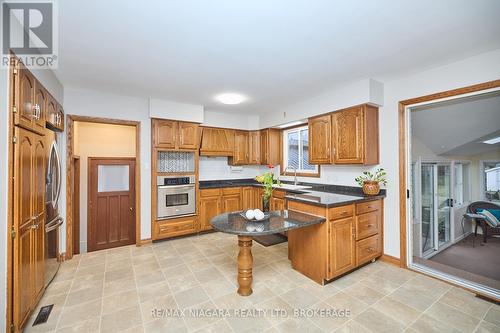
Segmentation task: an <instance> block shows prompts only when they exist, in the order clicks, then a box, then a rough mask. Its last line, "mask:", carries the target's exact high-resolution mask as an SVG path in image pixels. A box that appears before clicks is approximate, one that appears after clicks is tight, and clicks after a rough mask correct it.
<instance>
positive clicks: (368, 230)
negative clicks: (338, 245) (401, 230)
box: [356, 211, 380, 240]
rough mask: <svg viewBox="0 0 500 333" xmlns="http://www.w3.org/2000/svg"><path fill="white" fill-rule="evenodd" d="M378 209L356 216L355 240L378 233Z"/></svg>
mask: <svg viewBox="0 0 500 333" xmlns="http://www.w3.org/2000/svg"><path fill="white" fill-rule="evenodd" d="M379 229H380V211H373V212H369V213H366V214H361V215H358V216H356V240H360V239H363V238H366V237H368V236H371V235H375V234H378V233H379Z"/></svg>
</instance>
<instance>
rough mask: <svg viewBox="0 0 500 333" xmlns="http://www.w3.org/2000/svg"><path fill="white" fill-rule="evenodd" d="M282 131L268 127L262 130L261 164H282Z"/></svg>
mask: <svg viewBox="0 0 500 333" xmlns="http://www.w3.org/2000/svg"><path fill="white" fill-rule="evenodd" d="M280 160H281V131H280V130H278V129H274V128H268V129H264V130H261V131H260V164H273V165H277V164H280Z"/></svg>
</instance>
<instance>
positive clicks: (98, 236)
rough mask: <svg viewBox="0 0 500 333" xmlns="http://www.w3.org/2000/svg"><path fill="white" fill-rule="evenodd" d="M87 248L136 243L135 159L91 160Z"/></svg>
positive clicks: (94, 248) (89, 168)
mask: <svg viewBox="0 0 500 333" xmlns="http://www.w3.org/2000/svg"><path fill="white" fill-rule="evenodd" d="M88 184H89V188H88V198H89V206H88V223H87V229H88V230H87V234H88V241H87V242H88V244H87V247H88V251H89V252H90V251H97V250H103V249H109V248H112V247H117V246H124V245H130V244H134V243H135V214H136V212H135V159H134V158H92V157H89V161H88Z"/></svg>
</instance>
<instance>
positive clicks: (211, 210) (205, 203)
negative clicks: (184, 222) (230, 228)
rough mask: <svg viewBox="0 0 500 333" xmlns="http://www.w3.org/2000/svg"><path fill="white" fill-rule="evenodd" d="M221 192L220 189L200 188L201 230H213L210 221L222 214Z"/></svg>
mask: <svg viewBox="0 0 500 333" xmlns="http://www.w3.org/2000/svg"><path fill="white" fill-rule="evenodd" d="M221 194H222V193H221V191H220V189H207V190H200V209H199V212H200V231H206V230H211V229H212V225H211V224H210V221H211V220H212V218H213V217H214V216H217V215H219V214H221V212H222V204H221V202H222V201H221Z"/></svg>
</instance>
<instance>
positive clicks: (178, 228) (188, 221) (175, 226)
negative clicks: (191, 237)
mask: <svg viewBox="0 0 500 333" xmlns="http://www.w3.org/2000/svg"><path fill="white" fill-rule="evenodd" d="M156 227H157V238H166V237H175V236H180V235H186V234H191V233H195V232H196V217H187V218H181V219H174V220H165V221H158V222H157V223H156Z"/></svg>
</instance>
